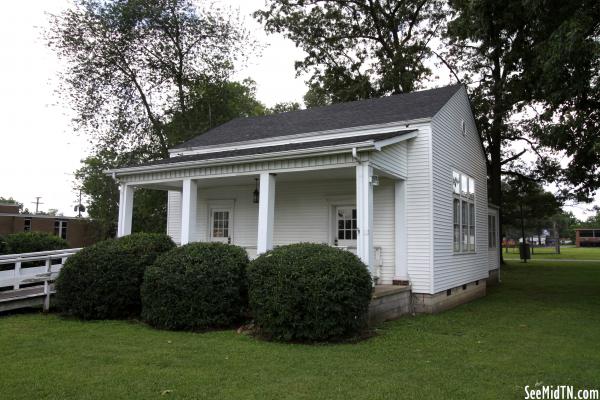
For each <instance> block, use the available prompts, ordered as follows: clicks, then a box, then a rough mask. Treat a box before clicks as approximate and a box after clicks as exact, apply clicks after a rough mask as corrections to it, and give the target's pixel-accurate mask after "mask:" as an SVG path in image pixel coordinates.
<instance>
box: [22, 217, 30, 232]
mask: <svg viewBox="0 0 600 400" xmlns="http://www.w3.org/2000/svg"><path fill="white" fill-rule="evenodd" d="M23 231H25V232H31V218H25V220H24V221H23Z"/></svg>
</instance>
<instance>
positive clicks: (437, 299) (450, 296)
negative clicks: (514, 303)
mask: <svg viewBox="0 0 600 400" xmlns="http://www.w3.org/2000/svg"><path fill="white" fill-rule="evenodd" d="M486 286H487V282H486V280H485V279H480V280H478V281H475V282H471V283H467V284H465V285H461V286H457V287H455V288H452V289H449V290H447V291H443V292H440V293H436V294H424V293H412V292H411V289H410V286H394V285H378V286H376V287H375V290H374V292H373V298H372V300H371V305H370V306H369V325H371V326H373V325H377V324H379V323H381V322H384V321H390V320H394V319H398V318H400V317H401V316H403V315H408V314H413V313H419V314H423V313H424V314H435V313H438V312H442V311H445V310H449V309H451V308H454V307H456V306H459V305H461V304H465V303H468V302H469V301H471V300H475V299H478V298H480V297H483V296H485V293H486Z"/></svg>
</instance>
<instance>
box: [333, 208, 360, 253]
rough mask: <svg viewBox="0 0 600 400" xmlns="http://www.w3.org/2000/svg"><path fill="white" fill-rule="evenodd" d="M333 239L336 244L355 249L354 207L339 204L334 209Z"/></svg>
mask: <svg viewBox="0 0 600 400" xmlns="http://www.w3.org/2000/svg"><path fill="white" fill-rule="evenodd" d="M335 215H336V219H335V228H336V229H335V238H334V239H335V240H334V243H335V245H336V246H340V247H345V248H347V249H348V250H351V251H354V250H356V236H357V232H358V230H357V229H356V207H354V206H343V207H342V206H340V207H336V209H335Z"/></svg>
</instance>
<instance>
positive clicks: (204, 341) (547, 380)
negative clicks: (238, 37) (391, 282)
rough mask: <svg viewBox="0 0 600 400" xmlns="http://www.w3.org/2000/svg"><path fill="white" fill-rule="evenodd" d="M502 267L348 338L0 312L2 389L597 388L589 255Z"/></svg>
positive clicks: (64, 393) (598, 283)
mask: <svg viewBox="0 0 600 400" xmlns="http://www.w3.org/2000/svg"><path fill="white" fill-rule="evenodd" d="M502 279H503V284H502V285H501V286H500V287H497V288H491V289H489V292H488V296H487V297H485V298H483V299H480V300H477V301H474V302H472V303H470V304H467V305H464V306H461V307H458V308H456V309H454V310H451V311H448V312H445V313H442V314H439V315H421V316H417V317H407V318H403V319H400V320H398V321H394V322H389V323H386V324H384V325H383V326H382V327H381V329H380V330H379V333H378V335H377V336H376V337H374V338H371V339H369V340H366V341H364V342H361V343H358V344H340V345H320V346H308V345H286V344H278V343H268V342H262V341H258V340H254V339H252V338H250V337H247V336H244V335H238V334H237V333H235V332H234V331H221V332H212V333H205V334H193V333H185V332H167V331H157V330H153V329H151V328H149V327H147V326H145V325H143V324H140V323H134V322H121V321H103V322H79V321H74V320H65V319H62V318H60V317H58V316H56V315H52V314H51V315H42V314H22V315H10V316H4V317H1V318H0V349H2V350H1V352H0V365H2V370H1V371H2V372H0V397H1V398H3V399H123V398H127V399H165V398H172V399H212V398H223V399H229V398H233V399H236V398H244V399H351V398H361V399H395V398H424V399H433V398H440V399H442V398H457V399H463V398H480V399H498V398H515V399H522V398H524V392H523V387H524V386H526V385H530V386H532V387H533V386H534V385H535V384H536V383H537V384H540V383H543V384H547V385H558V384H569V385H574V386H575V388H600V340H599V338H600V312H599V310H600V290H599V288H600V261H599V262H598V263H569V262H556V263H544V264H542V263H531V264H526V265H525V264H520V263H518V262H510V263H509V264H508V266H507V267H506V268H504V270H503V272H502Z"/></svg>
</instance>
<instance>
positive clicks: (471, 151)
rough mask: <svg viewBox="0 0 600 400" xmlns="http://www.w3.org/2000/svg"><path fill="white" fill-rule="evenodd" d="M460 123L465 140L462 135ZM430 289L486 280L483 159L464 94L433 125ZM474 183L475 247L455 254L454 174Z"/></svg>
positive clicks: (443, 111) (485, 212) (463, 90)
mask: <svg viewBox="0 0 600 400" xmlns="http://www.w3.org/2000/svg"><path fill="white" fill-rule="evenodd" d="M463 120H464V123H465V128H466V134H465V135H463V133H462V121H463ZM431 126H432V162H433V168H432V172H433V221H434V222H433V225H434V226H433V232H434V234H433V289H434V292H435V293H437V292H440V291H443V290H446V289H449V288H452V287H456V286H458V285H462V284H464V283H468V282H472V281H475V280H477V279H483V278H486V277H487V276H488V243H487V215H488V204H487V183H486V179H487V177H486V164H485V156H484V154H483V149H482V146H481V142H480V138H479V136H478V133H477V128H476V127H475V121H474V119H473V116H472V113H471V108H470V104H469V100H468V97H467V94H466V90H465V89H464V88H463V89H461V90H459V91H458V92H457V93H456V94H455V95H454V96H453V97H452V98H451V99H450V100H449V101H448V103H446V105H445V106H444V107H443V108H442V109H441V110H440V111H439V112H438V113H437V114H436V115H435V117H434V118H433V120H432V125H431ZM453 170H457V171H460V172H464V173H466V174H469V175H470V176H472V177H473V178H474V179H475V214H476V216H475V222H476V223H475V246H476V251H475V253H472V254H454V252H453V215H452V199H453V195H452V171H453Z"/></svg>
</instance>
